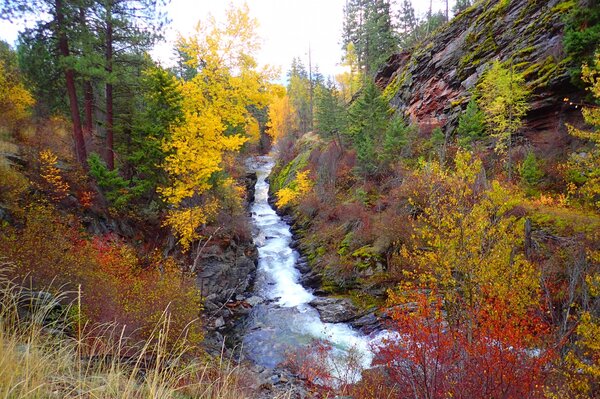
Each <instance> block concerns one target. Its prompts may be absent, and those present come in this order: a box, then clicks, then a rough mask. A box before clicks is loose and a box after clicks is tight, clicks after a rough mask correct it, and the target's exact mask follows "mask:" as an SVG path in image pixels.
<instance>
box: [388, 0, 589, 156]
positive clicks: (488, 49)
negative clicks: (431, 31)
mask: <svg viewBox="0 0 600 399" xmlns="http://www.w3.org/2000/svg"><path fill="white" fill-rule="evenodd" d="M574 3H575V2H572V1H570V2H566V1H564V0H562V1H561V0H482V1H479V2H477V3H476V4H475V5H474V6H473V7H471V8H469V9H467V10H465V11H464V12H463V13H461V14H460V15H458V16H457V17H456V18H454V19H453V20H452V21H451V22H450V24H448V25H446V26H444V27H442V28H441V29H440V30H439V31H438V32H437V33H436V34H435V35H434V36H433V37H432V38H431V39H430V40H428V41H427V42H425V43H422V44H421V45H420V46H418V47H417V48H415V49H414V51H412V52H404V53H401V54H396V55H394V56H392V57H391V58H390V59H389V60H388V63H387V65H385V66H384V68H382V69H381V71H380V72H379V74H378V75H377V77H376V81H377V83H378V84H379V86H380V87H382V88H384V94H385V96H386V97H387V99H388V100H389V101H390V103H391V104H392V106H393V107H395V108H396V109H398V110H399V111H401V112H404V113H405V114H407V115H408V116H409V117H410V119H411V120H412V121H413V122H415V123H417V124H418V125H419V126H420V128H421V131H422V132H425V133H427V132H429V131H431V130H432V129H433V128H435V127H438V126H440V127H442V128H444V129H445V131H446V134H451V133H452V131H453V130H454V128H455V126H456V123H457V120H458V117H459V115H460V113H461V112H462V110H463V109H464V108H465V107H466V104H467V102H468V100H469V98H470V96H471V93H472V90H473V89H474V88H475V87H476V85H477V82H478V81H479V79H480V77H481V75H482V73H483V72H484V70H485V68H486V67H487V66H488V65H489V63H490V62H492V61H494V60H499V61H501V62H503V63H505V64H506V65H507V66H510V65H512V66H513V67H514V70H515V71H516V72H518V73H522V74H523V75H524V76H525V79H526V81H527V84H528V86H529V87H530V89H531V90H532V93H533V94H532V96H531V98H530V103H531V110H530V112H529V113H528V116H527V123H526V126H525V128H524V129H523V132H522V133H523V138H524V139H525V140H524V141H525V142H527V143H528V144H531V145H533V146H535V147H536V148H537V149H538V150H539V151H542V152H544V153H546V154H556V155H558V154H559V153H561V152H562V151H564V149H565V148H566V147H567V146H568V143H569V142H570V140H571V138H570V136H569V135H568V134H567V131H566V128H565V126H564V122H565V121H573V120H576V119H577V118H578V117H577V115H578V112H577V110H576V109H575V107H574V106H570V105H569V104H568V102H565V101H564V99H565V98H569V99H571V101H573V102H576V101H577V99H578V93H580V90H577V89H576V88H575V87H573V86H572V85H571V83H570V76H569V73H568V69H569V68H570V67H571V65H570V59H569V58H568V57H567V56H566V55H565V52H564V50H563V45H562V39H563V37H562V36H563V29H564V24H563V22H562V18H563V16H564V15H565V13H567V12H568V11H569V10H570V9H571V8H572V7H573V6H574Z"/></svg>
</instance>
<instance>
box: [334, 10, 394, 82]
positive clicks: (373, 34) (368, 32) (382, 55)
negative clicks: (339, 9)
mask: <svg viewBox="0 0 600 399" xmlns="http://www.w3.org/2000/svg"><path fill="white" fill-rule="evenodd" d="M350 43H352V44H354V49H355V51H356V55H357V58H358V64H359V65H360V67H361V69H362V70H363V71H364V72H365V73H366V75H367V76H371V75H374V74H375V73H376V72H377V69H378V68H379V67H380V66H381V64H382V63H383V62H385V60H386V59H387V58H388V57H389V56H390V55H391V54H393V53H394V51H396V48H397V38H396V36H395V33H394V29H393V25H392V18H391V10H390V2H389V1H388V0H372V1H367V0H349V1H348V2H347V5H346V7H345V8H344V31H343V42H342V44H343V48H344V49H347V47H348V44H350Z"/></svg>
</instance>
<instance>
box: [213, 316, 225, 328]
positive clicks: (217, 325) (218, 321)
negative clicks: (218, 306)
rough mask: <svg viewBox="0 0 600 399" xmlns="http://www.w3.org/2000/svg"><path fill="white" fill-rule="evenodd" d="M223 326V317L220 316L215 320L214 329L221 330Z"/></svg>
mask: <svg viewBox="0 0 600 399" xmlns="http://www.w3.org/2000/svg"><path fill="white" fill-rule="evenodd" d="M224 325H225V319H223V316H220V317H218V318H217V319H216V320H215V328H221V327H223V326H224Z"/></svg>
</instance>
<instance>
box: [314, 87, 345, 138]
mask: <svg viewBox="0 0 600 399" xmlns="http://www.w3.org/2000/svg"><path fill="white" fill-rule="evenodd" d="M345 112H346V111H345V109H344V106H343V105H342V104H341V102H340V95H339V93H338V91H337V88H336V87H335V84H334V83H333V82H332V81H331V80H329V81H328V82H327V85H325V86H318V87H317V90H316V112H315V122H316V124H315V127H316V130H317V132H319V134H320V135H322V136H323V137H332V136H337V134H339V133H340V132H341V131H343V130H344V120H345V118H344V116H345V115H344V114H345Z"/></svg>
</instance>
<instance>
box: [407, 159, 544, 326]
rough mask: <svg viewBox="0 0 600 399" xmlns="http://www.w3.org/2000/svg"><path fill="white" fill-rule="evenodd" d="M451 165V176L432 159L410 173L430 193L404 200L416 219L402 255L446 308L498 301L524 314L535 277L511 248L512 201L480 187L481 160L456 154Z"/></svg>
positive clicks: (517, 227) (518, 228)
mask: <svg viewBox="0 0 600 399" xmlns="http://www.w3.org/2000/svg"><path fill="white" fill-rule="evenodd" d="M455 165H456V170H455V171H454V172H451V171H446V170H443V169H442V168H441V167H440V166H439V165H438V164H437V163H436V162H433V163H428V164H425V165H422V168H421V170H419V171H418V172H417V176H416V178H417V179H418V180H420V181H422V184H424V186H425V187H427V188H428V189H429V190H430V191H429V192H428V197H427V198H425V199H424V200H420V201H419V200H418V198H414V199H413V201H412V203H413V204H415V205H416V206H419V207H420V208H421V210H422V214H421V216H420V217H419V218H418V222H417V223H416V226H415V231H416V235H415V237H414V240H415V246H414V248H413V249H412V250H405V251H404V252H403V254H404V257H405V258H406V259H407V263H408V264H412V265H414V267H415V268H416V269H417V270H418V271H419V275H420V278H419V281H420V283H421V284H422V285H424V286H428V287H431V286H433V287H435V288H437V289H439V291H440V292H443V293H444V295H445V299H446V301H447V302H448V303H453V302H454V301H459V302H462V303H467V304H469V305H474V304H478V303H484V302H485V301H486V300H487V299H488V298H498V299H502V300H503V301H506V302H507V303H509V304H510V306H511V309H513V310H514V311H515V313H524V312H525V311H526V310H527V309H528V308H529V307H530V306H531V305H534V304H535V303H536V302H537V295H538V288H539V273H538V271H537V270H536V268H535V267H534V265H533V264H531V263H530V262H528V261H527V260H526V259H525V257H524V256H523V255H522V254H521V253H520V252H519V251H518V249H519V248H520V247H521V245H522V240H523V239H522V236H523V229H524V220H523V219H520V218H517V217H515V216H511V215H510V211H511V210H512V209H514V207H515V206H517V205H518V204H519V200H520V199H519V197H518V196H516V195H515V194H514V193H512V192H511V191H509V190H508V189H506V188H504V187H502V186H501V185H500V183H498V182H496V181H494V182H492V183H491V187H488V188H485V182H480V181H478V180H479V179H480V178H479V176H481V170H482V165H481V162H480V161H479V160H478V159H473V157H472V155H470V154H468V153H464V152H459V153H458V154H457V156H456V162H455ZM419 202H421V204H419ZM452 316H453V317H460V316H459V315H452Z"/></svg>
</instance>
